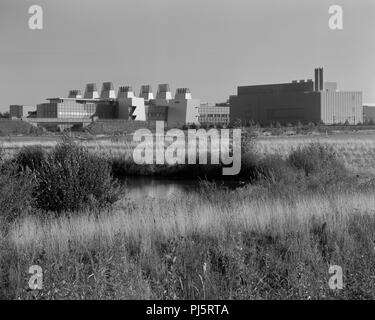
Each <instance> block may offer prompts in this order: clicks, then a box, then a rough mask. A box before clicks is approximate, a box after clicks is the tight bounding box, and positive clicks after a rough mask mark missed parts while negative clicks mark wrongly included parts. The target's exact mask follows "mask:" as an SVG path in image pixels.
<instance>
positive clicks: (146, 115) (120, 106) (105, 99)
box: [12, 82, 200, 128]
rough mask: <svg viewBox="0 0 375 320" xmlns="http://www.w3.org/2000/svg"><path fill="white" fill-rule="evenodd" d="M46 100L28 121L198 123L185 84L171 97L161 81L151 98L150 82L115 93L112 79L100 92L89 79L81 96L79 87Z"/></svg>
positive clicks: (196, 103) (50, 123)
mask: <svg viewBox="0 0 375 320" xmlns="http://www.w3.org/2000/svg"><path fill="white" fill-rule="evenodd" d="M47 100H48V102H46V103H42V104H38V105H37V110H36V118H35V119H33V120H28V121H31V122H33V123H38V124H42V125H44V126H47V127H48V126H56V125H58V126H60V128H62V127H64V128H65V127H66V126H69V124H70V125H71V126H73V125H77V124H81V125H82V126H84V125H87V124H89V123H90V122H91V121H92V120H94V119H122V120H138V121H150V120H163V121H165V122H167V123H168V125H170V126H173V125H183V124H189V123H198V116H199V114H198V112H199V110H198V109H199V105H200V100H199V99H193V98H192V96H191V93H190V90H189V89H188V88H178V89H177V90H176V94H175V97H174V98H172V93H171V91H170V87H169V85H168V84H161V85H159V86H158V92H157V95H156V98H154V95H153V92H152V89H151V86H150V85H144V86H142V87H141V90H140V94H139V97H137V96H136V95H135V94H134V91H133V89H132V87H130V86H121V87H120V88H119V90H118V93H117V95H116V92H115V90H114V87H113V84H112V83H111V82H104V83H103V85H102V88H101V92H100V95H99V92H98V90H97V86H96V84H95V83H89V84H87V85H86V89H85V93H84V95H83V97H82V94H81V91H80V90H70V91H69V94H68V97H67V98H65V97H58V98H48V99H47ZM12 112H13V114H17V115H18V117H19V118H22V117H24V115H23V114H22V115H20V113H19V111H18V109H17V110H16V109H15V108H14V107H12ZM61 125H63V126H61Z"/></svg>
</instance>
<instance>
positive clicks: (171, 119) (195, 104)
mask: <svg viewBox="0 0 375 320" xmlns="http://www.w3.org/2000/svg"><path fill="white" fill-rule="evenodd" d="M199 105H200V100H199V99H193V98H192V96H191V92H190V89H189V88H178V89H177V90H176V94H175V97H174V99H172V94H171V91H170V88H169V85H168V84H160V85H159V86H158V92H157V95H156V99H151V100H149V101H147V102H146V113H147V120H149V121H165V122H167V123H168V125H169V126H181V125H184V124H198V123H199V119H198V118H199Z"/></svg>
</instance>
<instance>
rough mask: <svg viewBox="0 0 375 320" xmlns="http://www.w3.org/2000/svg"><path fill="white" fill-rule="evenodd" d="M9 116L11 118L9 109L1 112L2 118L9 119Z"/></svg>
mask: <svg viewBox="0 0 375 320" xmlns="http://www.w3.org/2000/svg"><path fill="white" fill-rule="evenodd" d="M9 118H10V114H9V112H8V111H6V112H3V113H1V112H0V119H9Z"/></svg>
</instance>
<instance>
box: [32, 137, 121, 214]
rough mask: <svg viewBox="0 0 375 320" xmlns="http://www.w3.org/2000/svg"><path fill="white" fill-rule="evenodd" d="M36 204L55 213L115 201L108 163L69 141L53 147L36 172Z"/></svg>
mask: <svg viewBox="0 0 375 320" xmlns="http://www.w3.org/2000/svg"><path fill="white" fill-rule="evenodd" d="M36 180H37V185H36V188H35V192H34V195H35V199H36V204H37V206H38V207H39V208H41V209H43V210H50V211H55V212H63V211H69V212H72V211H78V210H82V209H84V208H85V207H94V206H95V207H99V208H101V207H103V206H107V205H110V204H112V203H114V202H115V201H116V200H118V198H119V195H120V189H119V187H118V185H117V183H116V182H115V181H114V180H113V179H112V176H111V168H110V166H109V164H108V162H107V161H106V160H105V159H104V158H101V157H99V156H97V155H94V154H91V153H89V152H88V151H87V150H86V149H85V148H83V147H80V146H77V145H75V144H74V143H70V142H63V143H61V144H59V145H57V146H56V147H55V149H54V150H53V151H52V153H51V154H50V155H48V156H47V158H46V160H45V161H43V162H42V164H41V166H40V168H39V169H38V170H37V171H36Z"/></svg>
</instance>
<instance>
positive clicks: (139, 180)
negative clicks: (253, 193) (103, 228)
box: [125, 177, 243, 200]
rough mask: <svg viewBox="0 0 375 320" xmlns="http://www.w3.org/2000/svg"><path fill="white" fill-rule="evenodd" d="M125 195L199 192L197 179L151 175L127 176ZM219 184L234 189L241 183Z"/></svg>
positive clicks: (171, 195)
mask: <svg viewBox="0 0 375 320" xmlns="http://www.w3.org/2000/svg"><path fill="white" fill-rule="evenodd" d="M125 183H126V189H127V192H126V193H127V196H128V197H129V198H130V199H134V200H135V199H141V198H145V197H151V198H159V199H169V198H173V197H183V196H185V195H187V194H191V193H195V192H199V190H200V186H199V181H198V180H172V179H157V178H153V177H127V178H126V182H125ZM216 183H217V184H218V185H220V186H224V187H228V188H230V189H235V188H236V187H239V186H241V185H243V184H242V183H241V182H237V181H225V182H224V181H218V182H216Z"/></svg>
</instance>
